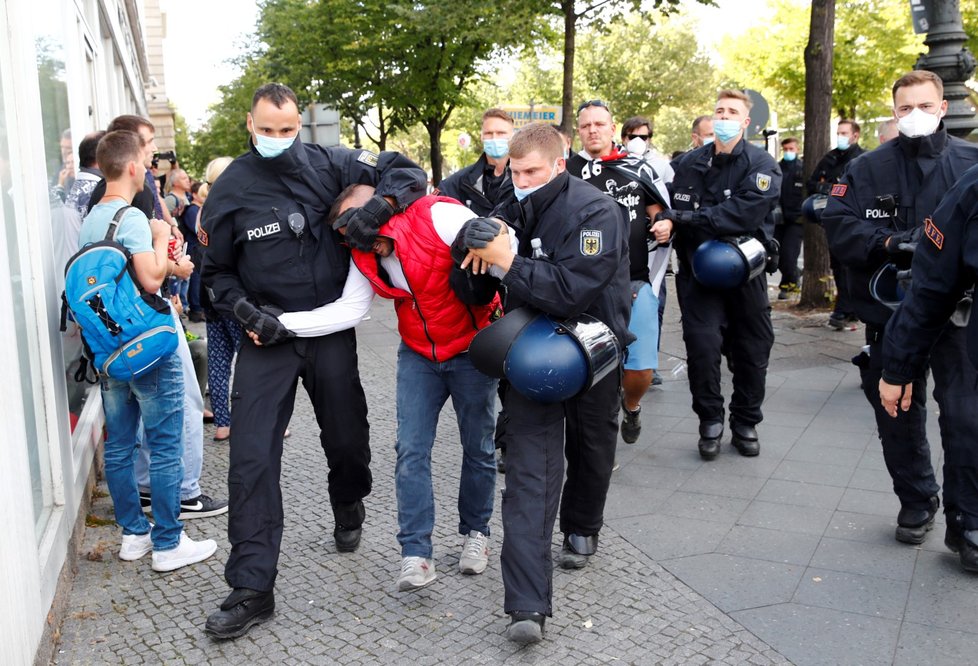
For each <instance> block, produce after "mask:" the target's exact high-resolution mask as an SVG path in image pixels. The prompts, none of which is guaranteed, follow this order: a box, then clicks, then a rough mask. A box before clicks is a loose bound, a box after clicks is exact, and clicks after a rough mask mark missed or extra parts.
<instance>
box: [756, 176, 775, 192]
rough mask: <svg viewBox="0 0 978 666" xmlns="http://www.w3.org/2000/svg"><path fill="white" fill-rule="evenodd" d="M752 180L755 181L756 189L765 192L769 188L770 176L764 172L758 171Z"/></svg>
mask: <svg viewBox="0 0 978 666" xmlns="http://www.w3.org/2000/svg"><path fill="white" fill-rule="evenodd" d="M754 182H755V183H757V189H759V190H760V191H761V192H767V191H768V190H769V189H771V176H769V175H767V174H766V173H759V174H757V175H756V176H755V177H754Z"/></svg>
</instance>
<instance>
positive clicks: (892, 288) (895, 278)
mask: <svg viewBox="0 0 978 666" xmlns="http://www.w3.org/2000/svg"><path fill="white" fill-rule="evenodd" d="M909 289H910V269H907V270H900V269H899V268H897V266H896V264H893V263H891V262H887V263H885V264H883V265H882V266H880V267H879V268H878V269H876V272H875V273H873V277H871V278H870V279H869V293H870V294H871V295H872V296H873V298H875V299H876V300H877V301H879V302H880V303H882V304H883V305H885V306H886V307H888V308H890V309H891V310H896V309H897V308H898V307H900V303H902V302H903V299H904V298H905V297H906V295H907V291H908V290H909Z"/></svg>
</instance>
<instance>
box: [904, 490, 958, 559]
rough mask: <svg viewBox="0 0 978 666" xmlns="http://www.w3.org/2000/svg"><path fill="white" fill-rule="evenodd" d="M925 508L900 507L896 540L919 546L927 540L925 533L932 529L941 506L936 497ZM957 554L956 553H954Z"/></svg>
mask: <svg viewBox="0 0 978 666" xmlns="http://www.w3.org/2000/svg"><path fill="white" fill-rule="evenodd" d="M929 502H930V504H929V505H928V506H927V508H924V509H918V508H914V507H907V506H904V507H901V509H900V513H899V514H897V528H896V534H895V536H896V540H897V541H901V542H903V543H910V544H914V545H916V544H920V543H923V542H924V539H926V538H927V532H929V531H930V530H931V529H932V528H933V527H934V516H936V515H937V510H938V508H940V506H941V502H940V500H939V499H937V496H936V495H935V496H934V497H931V498H930V500H929ZM955 552H957V551H955Z"/></svg>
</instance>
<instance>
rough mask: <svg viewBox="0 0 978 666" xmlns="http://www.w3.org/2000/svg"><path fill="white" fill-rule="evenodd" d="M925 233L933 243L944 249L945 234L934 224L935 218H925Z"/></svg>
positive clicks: (939, 248)
mask: <svg viewBox="0 0 978 666" xmlns="http://www.w3.org/2000/svg"><path fill="white" fill-rule="evenodd" d="M924 234H925V235H926V236H927V238H929V239H930V242H931V243H933V244H934V245H936V246H937V249H938V250H943V249H944V234H943V232H941V230H940V229H938V228H937V225H936V224H934V220H932V219H931V218H929V217H928V218H925V219H924Z"/></svg>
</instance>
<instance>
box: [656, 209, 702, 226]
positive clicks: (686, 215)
mask: <svg viewBox="0 0 978 666" xmlns="http://www.w3.org/2000/svg"><path fill="white" fill-rule="evenodd" d="M695 219H696V211H692V210H673V209H672V208H667V209H665V210H660V211H659V212H658V213H656V214H655V221H656V222H658V221H659V220H670V221H671V222H672V223H673V224H692V223H693V221H694V220H695Z"/></svg>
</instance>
